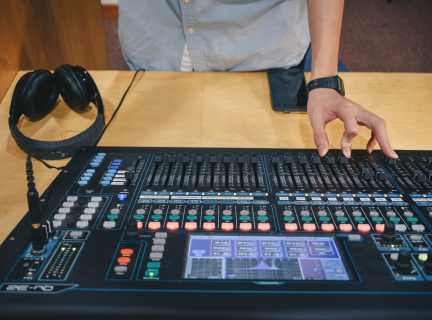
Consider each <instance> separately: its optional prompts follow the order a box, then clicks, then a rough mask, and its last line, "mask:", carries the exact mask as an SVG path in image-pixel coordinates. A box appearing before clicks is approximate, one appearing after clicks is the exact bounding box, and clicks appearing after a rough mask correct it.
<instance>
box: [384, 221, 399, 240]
mask: <svg viewBox="0 0 432 320" xmlns="http://www.w3.org/2000/svg"><path fill="white" fill-rule="evenodd" d="M381 238H383V239H384V240H386V241H393V240H395V239H396V227H395V224H394V223H393V222H387V223H386V224H385V226H384V232H383V233H382V234H381Z"/></svg>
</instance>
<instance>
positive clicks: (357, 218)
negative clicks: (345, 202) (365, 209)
mask: <svg viewBox="0 0 432 320" xmlns="http://www.w3.org/2000/svg"><path fill="white" fill-rule="evenodd" d="M365 220H366V219H365V218H363V217H355V218H354V221H355V222H365Z"/></svg>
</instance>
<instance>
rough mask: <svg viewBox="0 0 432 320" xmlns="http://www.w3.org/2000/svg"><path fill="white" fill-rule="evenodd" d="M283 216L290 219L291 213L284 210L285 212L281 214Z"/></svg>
mask: <svg viewBox="0 0 432 320" xmlns="http://www.w3.org/2000/svg"><path fill="white" fill-rule="evenodd" d="M283 215H284V216H285V217H290V216H292V215H293V213H292V211H291V210H285V211H284V212H283Z"/></svg>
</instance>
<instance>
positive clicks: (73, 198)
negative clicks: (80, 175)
mask: <svg viewBox="0 0 432 320" xmlns="http://www.w3.org/2000/svg"><path fill="white" fill-rule="evenodd" d="M77 200H78V197H77V196H68V197H67V198H66V201H68V202H75V201H77Z"/></svg>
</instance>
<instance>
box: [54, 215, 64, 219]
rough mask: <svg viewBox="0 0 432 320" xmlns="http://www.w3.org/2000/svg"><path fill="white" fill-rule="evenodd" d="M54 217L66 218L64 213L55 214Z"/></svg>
mask: <svg viewBox="0 0 432 320" xmlns="http://www.w3.org/2000/svg"><path fill="white" fill-rule="evenodd" d="M54 219H55V220H63V219H66V215H65V214H55V215H54Z"/></svg>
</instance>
